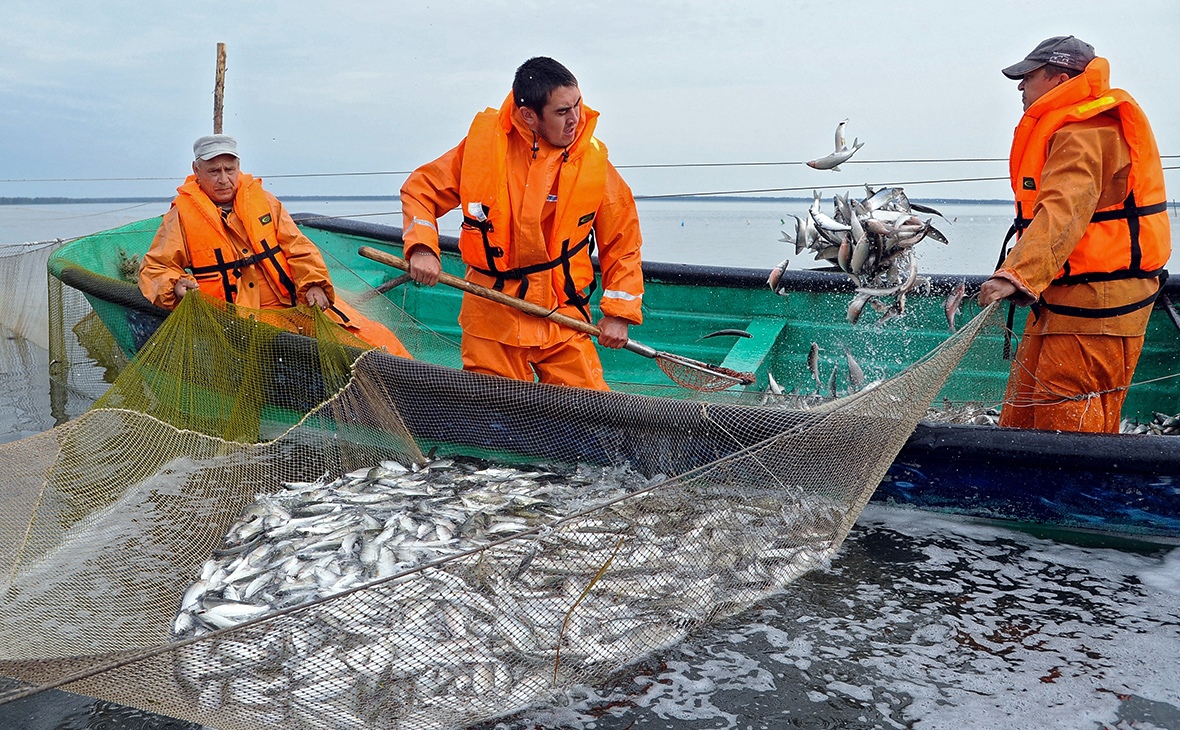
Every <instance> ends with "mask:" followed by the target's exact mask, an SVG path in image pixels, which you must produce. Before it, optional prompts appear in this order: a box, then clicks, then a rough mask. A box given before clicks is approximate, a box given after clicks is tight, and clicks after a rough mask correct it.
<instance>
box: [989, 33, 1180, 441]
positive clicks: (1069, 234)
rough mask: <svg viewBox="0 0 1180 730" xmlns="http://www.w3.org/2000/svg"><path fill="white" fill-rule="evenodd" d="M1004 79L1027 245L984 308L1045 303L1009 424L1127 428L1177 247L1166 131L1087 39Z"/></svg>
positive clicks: (1061, 39) (1032, 58) (1024, 352)
mask: <svg viewBox="0 0 1180 730" xmlns="http://www.w3.org/2000/svg"><path fill="white" fill-rule="evenodd" d="M1003 73H1004V75H1005V76H1007V77H1008V78H1010V79H1013V80H1017V79H1018V80H1019V81H1020V85H1019V86H1018V87H1017V88H1018V89H1019V90H1020V91H1021V92H1022V94H1023V102H1024V116H1023V117H1022V118H1021V120H1020V123H1019V124H1018V125H1017V127H1016V132H1015V134H1014V136H1013V140H1012V151H1011V155H1010V161H1009V167H1010V170H1011V175H1012V191H1013V193H1014V194H1015V196H1016V220H1015V222H1014V223H1013V226H1012V230H1011V231H1010V232H1009V239H1010V238H1011V236H1012V235H1016V236H1017V240H1016V243H1015V245H1013V247H1012V249H1011V251H1009V252H1008V253H1007V257H1006V258H1004V259H1003V262H1002V263H1001V265H1000V267H999V268H998V269H997V270H996V272H995V274H993V275H992V277H991V278H990V279H988V280H987V281H985V282H984V283H983V285H982V286H981V287H980V290H979V303H980V304H983V305H988V304H991V303H992V302H995V301H999V300H1001V299H1009V300H1011V301H1012V302H1014V303H1015V304H1021V305H1031V306H1032V311H1031V313H1030V314H1029V316H1028V319H1027V321H1026V323H1025V326H1024V335H1023V337H1022V338H1021V341H1020V347H1019V349H1018V350H1017V352H1016V357H1015V358H1014V360H1013V362H1012V370H1011V374H1010V375H1009V378H1008V392H1007V394H1006V395H1005V398H1004V406H1003V408H1002V410H1001V415H1000V425H1001V426H1014V427H1021V428H1037V429H1053V430H1063V431H1105V432H1111V433H1117V432H1118V430H1119V423H1120V418H1121V416H1120V411H1121V409H1122V404H1123V400H1124V399H1125V397H1126V387H1127V386H1128V385H1129V384H1130V382H1131V376H1132V375H1133V374H1134V372H1135V365H1136V364H1137V363H1138V361H1139V354H1140V352H1141V351H1142V348H1143V338H1144V333H1145V331H1146V329H1147V320H1148V318H1149V317H1150V315H1151V309H1152V307H1151V305H1152V303H1153V302H1154V301H1155V298H1156V296H1157V295H1158V294H1159V290H1160V287H1161V286H1162V285H1163V281H1164V280H1165V279H1166V278H1167V272H1166V271H1164V268H1163V267H1164V265H1165V264H1166V263H1167V261H1168V257H1169V256H1170V255H1171V230H1170V228H1169V223H1168V216H1167V193H1166V192H1165V190H1164V175H1163V167H1162V165H1161V162H1160V156H1159V149H1158V148H1157V147H1156V143H1155V136H1154V135H1153V134H1152V131H1151V125H1150V124H1148V121H1147V117H1146V115H1144V113H1143V110H1142V109H1141V108H1140V107H1139V105H1138V104H1137V103H1136V102H1135V100H1134V99H1132V98H1131V96H1130V94H1128V93H1127V92H1125V91H1123V90H1122V89H1112V88H1110V64H1109V63H1108V62H1107V61H1106V59H1104V58H1101V57H1098V56H1095V55H1094V48H1093V46H1091V45H1090V44H1089V43H1086V42H1084V41H1082V40H1079V39H1078V38H1075V37H1073V36H1055V37H1053V38H1049V39H1047V40H1045V41H1043V42H1041V44H1040V45H1038V46H1037V47H1036V48H1034V49H1033V50H1032V52H1031V53H1029V54H1028V55H1027V56H1026V57H1025V58H1024V60H1023V61H1020V62H1019V63H1016V64H1013V65H1011V66H1009V67H1007V68H1005V69H1004V70H1003ZM1006 244H1007V240H1005V245H1006Z"/></svg>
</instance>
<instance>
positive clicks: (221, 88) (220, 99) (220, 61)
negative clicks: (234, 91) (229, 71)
mask: <svg viewBox="0 0 1180 730" xmlns="http://www.w3.org/2000/svg"><path fill="white" fill-rule="evenodd" d="M224 106H225V44H224V43H218V44H217V80H216V82H214V85H213V134H221V112H222V110H223V108H224Z"/></svg>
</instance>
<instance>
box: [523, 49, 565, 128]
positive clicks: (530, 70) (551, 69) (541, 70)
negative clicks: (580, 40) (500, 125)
mask: <svg viewBox="0 0 1180 730" xmlns="http://www.w3.org/2000/svg"><path fill="white" fill-rule="evenodd" d="M577 85H578V80H577V79H575V78H574V75H573V74H572V73H570V70H569V69H568V68H566V67H565V66H562V65H561V64H560V63H558V62H557V61H554V60H553V59H552V58H548V57H546V56H536V57H534V58H530V59H529V60H527V61H525V62H524V63H522V64H520V68H518V69H516V76H515V77H514V78H513V79H512V98H513V99H514V100H515V101H516V105H517V106H518V107H520V106H527V107H528V108H529V109H532V110H533V111H535V112H536V113H538V114H540V113H541V112H542V111H543V110H544V109H545V104H547V103H549V95H550V94H551V93H553V90H554V89H558V88H561V87H562V86H577Z"/></svg>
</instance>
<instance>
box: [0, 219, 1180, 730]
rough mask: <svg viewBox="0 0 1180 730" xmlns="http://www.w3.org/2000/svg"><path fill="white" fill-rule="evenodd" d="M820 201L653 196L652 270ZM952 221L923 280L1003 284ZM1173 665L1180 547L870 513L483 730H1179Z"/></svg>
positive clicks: (42, 411) (88, 227) (13, 227)
mask: <svg viewBox="0 0 1180 730" xmlns="http://www.w3.org/2000/svg"><path fill="white" fill-rule="evenodd" d="M153 205H154V204H147V205H142V206H135V207H132V208H128V206H111V205H106V206H95V205H75V206H26V207H20V208H17V207H12V206H0V242H16V241H26V240H43V239H46V238H55V237H59V236H60V237H68V236H73V235H81V234H84V233H88V232H92V231H95V230H101V229H104V228H109V227H112V226H115V225H120V224H122V223H125V222H130V221H132V220H138V219H141V218H145V217H149V216H152V215H157V214H159V213H160V212H162V211H163V209H164V208H165V207H166V205H165V204H160V205H155V206H154V207H153ZM390 205H391V203H363V204H358V203H353V202H325V203H319V204H316V203H305V204H304V203H301V204H298V205H294V206H292V207H293V208H294V209H295V210H301V211H302V210H306V211H309V212H316V213H321V214H324V215H344V214H346V213H347V214H368V213H390V210H391V209H390ZM806 205H807V203H806V201H802V202H797V203H793V202H776V203H762V202H758V203H713V202H698V203H692V204H684V203H672V202H662V201H661V202H654V201H653V202H646V203H641V206H640V211H641V215H642V217H643V225H644V231H645V239H646V242H645V257H646V258H648V259H650V260H673V261H685V262H692V263H713V264H726V265H735V266H750V267H769V266H771V265H773V264H775V263H777V262H778V261H780V260H781V259H782V258H783V257H784V256H787V255H788V253H789V254H791V255H793V250H792V251H790V252H788V251H787V250H786V246H785V245H784V244H781V243H777V241H776V239H777V238H778V237H779V235H780V234H779V230H780V229H781V228H782V226H781V225H780V222H779V219H780V218H782V217H785V216H786V215H787V214H789V213H801V212H802V211H803V210H805V209H806ZM940 207H941V208H943V212H944V213H945V214H946V215H947V218H948V219H949V221H948V222H947V223H946V225H945V226H943V225H942V224H941V223H936V225H939V226H940V227H943V228H944V230H945V232H946V233H947V235H948V237H949V238H950V239H951V244H950V245H949V246H946V247H941V246H940V245H939V244H937V243H934V242H926V243H923V244H922V246H925V247H927V248H926V252H925V253H924V258H923V262H922V268H923V270H924V271H926V272H933V271H945V272H948V273H953V272H960V273H985V272H986V271H989V270H990V269H991V267H992V266H993V265H994V260H995V255H996V251H998V247H999V240H1000V238H1002V236H1003V232H1004V230H1006V227H1007V215H1008V209H1007V206H998V205H992V206H983V205H980V206H975V205H945V206H940ZM116 208H123V210H114V209H116ZM51 209H52V210H51ZM363 219H365V220H374V221H377V222H386V223H394V224H397V223H398V222H399V220H400V216H396V215H383V216H380V215H372V216H369V215H366V216H365V218H363ZM1173 261H1174V263H1173V268H1180V267H1178V266H1177V264H1176V263H1175V259H1173ZM794 264H795V262H794V261H793V262H792V265H793V267H794ZM807 265H809V262H803V264H802V266H801V267H802V268H806V267H807ZM4 334H5V335H7V334H8V333H4ZM0 367H2V368H3V370H2V372H0V442H4V441H12V440H16V439H19V438H21V437H23V436H26V435H30V434H33V433H37V432H40V431H43V430H46V429H48V428H51V427H52V426H53V425H54V417H53V414H52V413H51V412H50V411H51V409H50V408H49V399H48V378H47V377H46V375H45V373H46V370H47V367H48V355H47V354H46V353H45V351H44V350H41V349H39V348H37V347H36V346H34V345H31V344H29V343H28V342H26V341H24V340H22V339H20V338H10V337H9V336H5V337H3V339H0ZM1177 657H1180V551H1173V550H1172V549H1171V548H1170V547H1169V546H1160V545H1144V544H1121V545H1117V546H1110V545H1107V546H1096V545H1093V544H1087V543H1086V542H1084V541H1080V540H1078V539H1076V538H1069V537H1062V536H1057V538H1056V539H1044V538H1039V537H1035V536H1033V535H1031V534H1028V533H1024V532H1018V531H1014V530H1011V529H1008V528H1007V527H1004V526H999V525H995V524H989V523H982V522H978V521H970V520H964V519H958V518H946V517H940V516H935V515H930V514H925V513H918V512H913V511H907V510H901V509H896V508H889V507H884V506H877V505H871V506H870V507H869V509H867V510H866V511H865V513H864V514H863V515H862V517H861V519H860V520H859V522H858V523H857V525H856V526H855V527H854V529H853V531H852V533H851V534H850V535H849V538H848V540H847V541H846V542H845V544H844V545H843V547H842V548H841V550H840V552H839V553H838V554H837V556H836V557H835V559H834V560H833V561H832V563H831V564H830V565H829V566H827V567H826V568H824V569H822V570H817V571H814V572H812V573H811V574H809V575H807V576H804V577H803V578H802V579H800V580H798V581H796V582H795V583H793V584H792V585H791V586H789V587H788V589H787V590H786V591H785V592H784V593H783V594H781V595H780V596H778V597H776V598H775V599H773V600H770V601H766V602H764V603H763V604H761V605H759V606H757V607H755V608H754V609H752V610H750V611H748V612H746V613H745V614H742V615H740V616H738V617H735V618H733V619H731V620H729V621H727V622H725V623H724V624H721V625H717V626H714V627H712V628H711V629H710V630H708V631H706V632H703V633H701V634H699V635H697V636H694V637H691V638H690V639H689V640H688V641H686V642H685V643H684V644H683V645H681V646H680V647H678V648H677V649H676V650H674V651H671V652H667V653H665V654H663V655H660V656H658V657H655V658H653V659H651V660H649V661H646V662H644V663H642V664H640V665H637V666H636V667H634V668H632V669H631V670H630V671H628V672H625V673H623V674H622V675H621V676H619V677H618V678H617V679H616V681H614V682H612V683H609V684H607V685H606V686H602V687H596V688H586V687H583V688H579V689H577V690H575V691H573V692H571V693H569V694H568V695H567V696H565V697H563V698H562V699H561V700H560V701H559V702H557V703H555V704H554V705H553V706H550V707H545V708H537V709H534V710H532V711H530V712H528V713H525V714H524V715H523V716H520V717H517V718H512V719H510V720H506V721H503V722H499V723H491V724H488V725H487V726H486V728H485V730H490V729H491V728H498V729H501V730H524V729H525V728H541V727H545V728H548V727H566V728H577V729H579V730H582V729H585V730H590V729H595V730H599V729H602V730H606V729H610V730H615V729H618V730H622V729H624V728H701V729H702V730H703V729H705V728H735V729H738V728H743V729H744V728H782V727H799V728H861V727H864V728H922V729H926V728H954V729H956V730H958V729H961V728H973V727H998V726H1006V727H1027V728H1104V727H1109V728H1180V660H1178V659H1177ZM195 727H196V726H193V725H190V724H187V723H181V722H179V721H176V720H170V719H167V718H160V717H157V716H153V715H149V714H146V713H143V712H140V711H138V710H130V709H128V708H124V707H120V706H117V705H112V704H109V703H104V702H96V701H94V700H91V699H88V698H82V697H77V696H74V695H68V694H65V693H61V692H51V693H46V694H44V695H41V696H38V697H34V698H30V699H28V700H25V701H22V702H17V703H12V704H9V705H4V706H0V728H3V729H5V730H7V729H8V728H13V729H17V728H21V729H28V730H98V729H99V728H102V729H104V730H149V729H150V730H193V728H195Z"/></svg>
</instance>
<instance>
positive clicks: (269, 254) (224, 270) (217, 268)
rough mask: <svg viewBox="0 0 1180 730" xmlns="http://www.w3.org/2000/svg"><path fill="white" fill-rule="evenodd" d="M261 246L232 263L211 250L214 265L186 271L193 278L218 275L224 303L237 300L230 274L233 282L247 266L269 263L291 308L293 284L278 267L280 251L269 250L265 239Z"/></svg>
mask: <svg viewBox="0 0 1180 730" xmlns="http://www.w3.org/2000/svg"><path fill="white" fill-rule="evenodd" d="M261 246H262V251H261V252H259V253H256V254H251V255H249V256H243V257H242V258H239V259H234V260H233V261H226V260H225V258H224V257H223V256H222V253H221V249H220V248H215V249H213V257H214V258H216V259H217V263H216V264H212V265H210V266H190V267H188V271H189V273H191V274H192V275H193V276H200V275H202V274H218V275H220V276H221V285H222V288H223V289H225V301H227V302H232V301H234V299H236V298H237V294H238V287H237V285H236V284H233V283H231V279H230V277H229V275H230V272H232V273H233V280H235V281H236V280H237V279H238V278H239V277H241V275H242V269H244V268H246V267H247V266H253V265H254V264H257V263H261V262H264V261H266V262H269V263H270V265H271V267H273V268H274V270H275V274H276V275H277V278H278V280H279V283H280V284H282V285H283V288H284V289H286V290H287V296H288V297H289V298H290V300H291V306H292V307H293V306H295V282H294V281H292V280H291V277H290V276H288V275H287V271H286V270H285V269H284V268H283V267H282V266H280V265H279V262H278V258H277V257H278V254H279V253H280V249H279V248H278V247H277V246H276V247H275V248H271V247H270V245H269V244H267V242H266V239H265V238H264V239H262V241H261Z"/></svg>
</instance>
